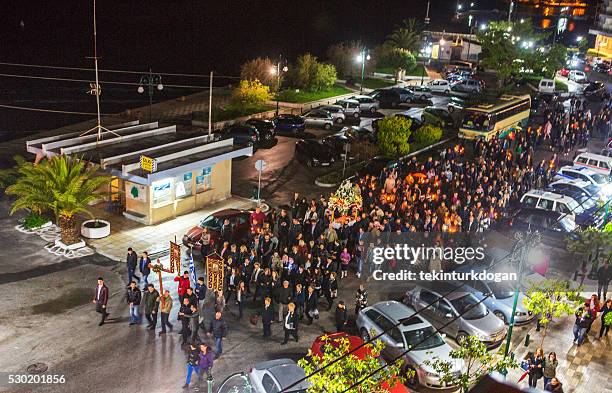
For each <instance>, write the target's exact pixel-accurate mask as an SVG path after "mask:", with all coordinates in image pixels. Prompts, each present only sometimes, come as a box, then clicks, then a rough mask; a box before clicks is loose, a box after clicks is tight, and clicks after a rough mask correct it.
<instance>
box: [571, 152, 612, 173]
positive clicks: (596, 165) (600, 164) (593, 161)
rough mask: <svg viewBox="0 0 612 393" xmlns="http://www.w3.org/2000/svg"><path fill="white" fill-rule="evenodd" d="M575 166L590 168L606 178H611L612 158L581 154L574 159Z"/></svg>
mask: <svg viewBox="0 0 612 393" xmlns="http://www.w3.org/2000/svg"><path fill="white" fill-rule="evenodd" d="M574 165H575V166H579V167H586V168H589V169H591V170H592V171H594V172H597V173H600V174H602V175H604V176H610V170H611V169H612V157H606V156H602V155H600V154H595V153H580V154H578V155H577V156H576V157H575V158H574Z"/></svg>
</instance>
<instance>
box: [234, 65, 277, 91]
mask: <svg viewBox="0 0 612 393" xmlns="http://www.w3.org/2000/svg"><path fill="white" fill-rule="evenodd" d="M276 67H277V64H275V63H273V62H272V60H270V59H269V58H267V57H266V58H261V57H258V58H256V59H252V60H249V61H247V62H246V63H244V64H243V65H241V66H240V79H243V80H247V81H255V80H258V81H260V82H261V83H263V84H264V85H266V86H271V87H273V88H274V89H276V84H277V83H278V79H277V78H278V76H277V75H276V74H274V73H272V72H271V71H272V70H276ZM281 68H282V67H281Z"/></svg>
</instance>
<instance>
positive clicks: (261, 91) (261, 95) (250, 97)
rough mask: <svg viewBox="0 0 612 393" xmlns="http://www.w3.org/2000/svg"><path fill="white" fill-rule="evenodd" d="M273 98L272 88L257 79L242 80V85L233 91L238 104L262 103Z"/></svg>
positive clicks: (233, 96)
mask: <svg viewBox="0 0 612 393" xmlns="http://www.w3.org/2000/svg"><path fill="white" fill-rule="evenodd" d="M270 98H271V96H270V88H269V87H268V86H264V85H262V84H261V82H260V81H259V80H257V79H255V80H253V81H248V80H241V81H240V85H239V86H238V87H237V88H236V89H235V90H234V92H233V93H232V99H233V101H234V102H235V103H238V104H261V103H264V102H266V101H268V100H269V99H270Z"/></svg>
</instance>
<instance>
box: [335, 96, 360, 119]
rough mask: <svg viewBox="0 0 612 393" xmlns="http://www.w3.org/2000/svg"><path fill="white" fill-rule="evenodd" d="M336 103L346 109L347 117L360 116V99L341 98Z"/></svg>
mask: <svg viewBox="0 0 612 393" xmlns="http://www.w3.org/2000/svg"><path fill="white" fill-rule="evenodd" d="M336 105H338V106H341V107H342V109H343V110H344V115H345V117H348V116H353V117H354V118H358V117H359V115H360V112H361V110H360V109H359V101H357V100H340V101H336Z"/></svg>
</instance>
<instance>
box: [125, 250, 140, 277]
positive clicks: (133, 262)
mask: <svg viewBox="0 0 612 393" xmlns="http://www.w3.org/2000/svg"><path fill="white" fill-rule="evenodd" d="M125 262H126V265H127V271H128V282H129V283H131V282H132V281H134V279H136V280H137V281H138V282H140V278H139V277H138V276H136V274H135V272H136V267H137V266H138V255H136V253H135V252H134V250H132V247H130V248H128V250H127V257H126V261H125Z"/></svg>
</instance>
